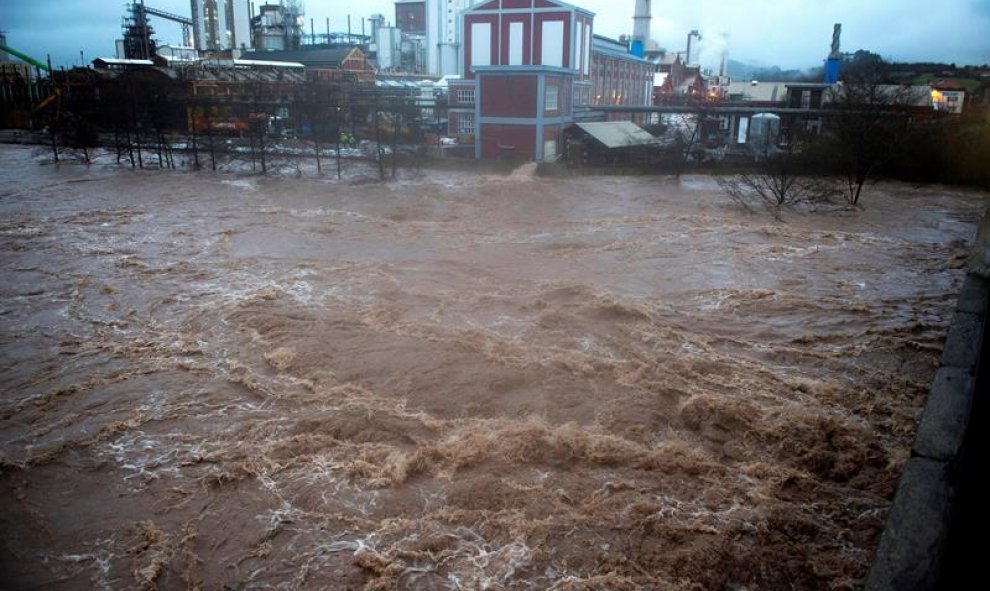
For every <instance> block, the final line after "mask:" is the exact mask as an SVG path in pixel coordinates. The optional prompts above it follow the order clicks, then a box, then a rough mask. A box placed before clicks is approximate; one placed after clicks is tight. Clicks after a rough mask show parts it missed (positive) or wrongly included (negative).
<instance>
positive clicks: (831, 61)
mask: <svg viewBox="0 0 990 591" xmlns="http://www.w3.org/2000/svg"><path fill="white" fill-rule="evenodd" d="M841 36H842V24H840V23H835V26H834V27H832V52H831V53H829V54H828V59H826V60H825V83H826V84H835V83H836V82H838V81H839V64H841V63H842V52H840V51H839V37H841Z"/></svg>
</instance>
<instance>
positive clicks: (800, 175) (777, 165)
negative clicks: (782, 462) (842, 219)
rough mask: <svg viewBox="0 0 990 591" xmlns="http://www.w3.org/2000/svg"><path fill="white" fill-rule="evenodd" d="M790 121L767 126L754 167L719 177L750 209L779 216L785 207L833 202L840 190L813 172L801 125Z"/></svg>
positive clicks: (728, 192) (731, 195)
mask: <svg viewBox="0 0 990 591" xmlns="http://www.w3.org/2000/svg"><path fill="white" fill-rule="evenodd" d="M788 123H789V124H788V125H786V126H784V127H782V128H781V127H777V126H771V127H770V129H768V130H766V133H765V134H764V136H763V137H762V138H761V141H760V143H759V144H758V146H757V153H756V158H755V162H754V166H753V169H752V170H750V171H748V172H744V173H741V174H737V175H728V176H719V177H716V182H717V183H718V185H719V187H721V188H722V190H723V191H724V192H725V193H726V195H728V196H729V198H730V199H732V201H733V202H735V203H736V204H737V205H739V206H740V207H742V208H743V209H745V210H746V211H750V212H755V211H758V210H765V211H767V212H769V213H770V214H771V215H773V216H774V218H775V219H778V220H779V219H781V218H782V216H783V212H784V211H785V210H786V209H790V208H793V207H795V206H798V205H809V206H812V207H814V206H817V205H821V204H825V203H830V202H831V201H832V200H833V198H835V197H836V196H837V195H838V193H839V191H838V189H837V188H836V186H835V183H834V182H832V180H830V179H828V178H826V177H822V176H819V175H817V174H814V171H813V168H812V167H811V166H809V163H808V161H807V158H806V157H805V153H804V152H803V150H802V148H803V142H802V139H803V137H802V134H801V132H800V129H801V126H800V125H798V122H797V121H790V122H788Z"/></svg>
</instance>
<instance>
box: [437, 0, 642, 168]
mask: <svg viewBox="0 0 990 591" xmlns="http://www.w3.org/2000/svg"><path fill="white" fill-rule="evenodd" d="M594 18H595V15H594V14H593V13H592V12H590V11H588V10H585V9H583V8H579V7H577V6H572V5H570V4H566V3H564V2H559V1H557V0H490V1H488V2H481V3H479V4H477V5H476V6H474V7H472V8H469V9H467V10H465V11H463V12H462V13H461V19H462V21H461V22H462V31H463V39H464V45H463V64H464V65H463V69H462V72H461V78H460V79H458V80H451V81H450V83H449V89H450V90H449V96H448V101H449V105H450V116H449V133H450V135H452V136H455V137H458V138H459V139H460V141H461V142H462V143H465V142H468V143H470V142H473V143H474V152H475V157H477V158H492V157H509V158H514V159H525V160H549V159H553V158H555V157H556V156H557V154H558V153H559V152H560V148H561V145H562V142H563V131H564V129H565V128H566V127H567V126H569V125H572V124H573V123H574V119H575V116H574V111H575V107H577V108H578V109H579V110H580V109H585V110H586V108H587V107H588V106H589V105H593V104H595V101H596V96H595V89H596V88H599V87H600V88H609V90H610V91H611V90H613V89H618V88H622V89H623V91H622V97H623V98H624V99H625V100H621V102H622V103H624V104H643V105H648V104H650V92H648V90H647V88H648V87H649V88H652V86H649V85H652V80H653V75H652V69H653V65H652V64H650V63H649V62H646V61H645V60H642V59H640V58H637V57H634V56H632V55H629V54H628V52H624V51H617V50H616V48H615V47H613V46H610V45H608V44H604V45H603V44H602V43H601V42H600V41H599V43H595V41H596V40H595V36H594ZM608 76H612V77H613V78H615V79H616V81H611V82H610V81H608V80H606V78H607V77H608ZM596 78H597V86H596ZM603 85H604V86H603ZM633 85H635V92H633ZM625 89H628V91H626V90H625ZM616 96H617V97H618V96H619V91H618V90H616ZM633 97H635V98H634V99H633ZM616 102H620V101H616Z"/></svg>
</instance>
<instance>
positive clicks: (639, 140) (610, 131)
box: [577, 121, 657, 148]
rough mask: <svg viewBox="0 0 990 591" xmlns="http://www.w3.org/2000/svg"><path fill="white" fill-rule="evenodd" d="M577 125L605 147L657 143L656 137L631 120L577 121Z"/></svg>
mask: <svg viewBox="0 0 990 591" xmlns="http://www.w3.org/2000/svg"><path fill="white" fill-rule="evenodd" d="M577 126H578V127H579V128H581V130H582V131H584V132H586V133H587V134H589V135H590V136H591V137H593V138H595V139H596V140H598V141H600V142H601V143H603V144H605V147H607V148H625V147H628V146H645V145H648V144H655V143H657V138H655V137H653V136H652V135H650V134H649V133H648V132H647V131H646V130H645V129H643V128H642V127H640V126H638V125H636V124H635V123H633V122H632V121H604V122H597V123H578V124H577Z"/></svg>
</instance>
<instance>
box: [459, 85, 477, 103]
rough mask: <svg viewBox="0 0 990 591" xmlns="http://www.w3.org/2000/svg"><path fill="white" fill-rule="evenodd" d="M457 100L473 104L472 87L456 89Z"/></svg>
mask: <svg viewBox="0 0 990 591" xmlns="http://www.w3.org/2000/svg"><path fill="white" fill-rule="evenodd" d="M457 102H458V103H467V104H471V105H473V104H474V89H473V88H461V89H458V91H457Z"/></svg>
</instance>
